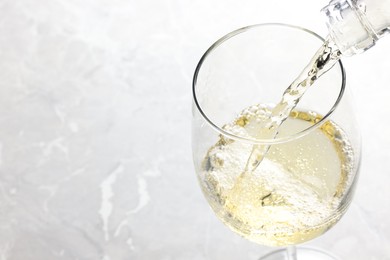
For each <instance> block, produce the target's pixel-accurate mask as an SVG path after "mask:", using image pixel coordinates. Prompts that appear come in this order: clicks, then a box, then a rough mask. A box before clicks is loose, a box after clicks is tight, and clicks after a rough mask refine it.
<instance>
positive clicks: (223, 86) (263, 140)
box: [192, 24, 360, 260]
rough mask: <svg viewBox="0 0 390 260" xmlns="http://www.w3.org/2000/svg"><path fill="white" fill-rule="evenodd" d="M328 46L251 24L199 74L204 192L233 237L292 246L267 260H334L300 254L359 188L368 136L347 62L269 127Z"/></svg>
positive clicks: (209, 56) (195, 139)
mask: <svg viewBox="0 0 390 260" xmlns="http://www.w3.org/2000/svg"><path fill="white" fill-rule="evenodd" d="M323 42H324V40H323V39H322V38H321V37H320V36H318V35H316V34H315V33H313V32H311V31H309V30H306V29H303V28H300V27H295V26H291V25H283V24H262V25H255V26H249V27H245V28H242V29H239V30H236V31H234V32H232V33H230V34H228V35H226V36H225V37H223V38H221V39H220V40H218V41H217V42H216V43H215V44H213V45H212V46H211V47H210V48H209V49H208V50H207V52H206V53H205V54H204V56H203V57H202V58H201V60H200V62H199V64H198V66H197V69H196V71H195V75H194V81H193V117H192V146H193V157H194V164H195V170H196V173H197V176H198V179H199V183H200V186H201V188H202V191H203V193H204V195H205V197H206V199H207V201H208V203H209V204H210V206H211V208H212V209H213V210H214V212H215V214H216V215H217V216H218V218H219V219H220V220H221V221H222V222H223V223H224V224H225V225H226V226H228V227H229V228H230V229H232V230H233V231H234V232H236V233H238V234H240V235H241V236H243V237H245V238H247V239H248V240H251V241H253V242H256V243H259V244H263V245H269V246H283V247H287V250H277V251H275V252H273V253H271V254H268V255H266V256H264V257H263V258H261V259H268V260H271V259H274V260H276V259H298V260H299V259H300V257H302V258H303V259H306V257H310V259H312V260H315V259H324V260H325V259H335V258H334V257H333V256H331V255H330V254H327V253H324V252H322V251H318V250H314V249H308V248H306V249H305V248H298V251H296V248H295V247H294V246H295V245H297V244H300V243H303V242H305V241H308V240H311V239H313V238H315V237H318V236H320V235H322V234H323V233H324V232H326V231H327V230H329V229H330V228H331V227H332V226H333V225H334V224H336V223H337V221H338V220H339V219H340V218H341V217H342V215H343V214H344V213H345V211H346V209H347V207H348V205H349V204H350V202H351V199H352V195H353V191H354V187H355V184H356V179H357V175H358V168H359V162H360V135H359V131H358V127H357V126H356V121H355V118H354V111H353V107H352V105H351V97H350V96H349V93H348V91H346V90H345V87H346V78H345V71H344V68H343V66H342V63H341V62H340V61H335V63H336V64H335V66H333V67H331V69H329V71H327V72H326V73H324V74H323V75H322V76H321V77H313V81H312V83H313V86H311V87H310V88H308V89H306V90H305V95H304V97H302V99H301V100H300V101H299V102H298V103H297V104H294V106H292V107H291V108H293V109H292V110H288V114H287V116H286V118H285V119H283V120H282V121H283V122H280V124H279V125H277V126H275V125H272V124H271V125H269V119H270V118H271V117H272V116H273V114H274V113H275V110H276V109H279V108H278V106H279V105H280V98H281V96H282V94H283V93H285V91H286V88H287V87H288V86H289V85H290V84H291V82H293V81H294V79H296V77H297V75H300V74H301V70H302V68H305V67H306V66H307V64H308V62H309V61H310V60H312V56H313V54H314V53H316V51H317V50H318V48H319V47H320V46H321V45H323ZM310 73H312V72H310ZM310 75H311V74H310ZM305 84H306V83H305ZM291 93H293V94H294V93H295V92H293V91H291ZM295 105H296V106H295ZM278 111H279V110H278ZM264 122H266V123H264ZM254 151H255V152H254ZM256 152H257V153H258V154H260V156H257V157H253V154H254V153H255V154H256ZM259 158H260V159H259ZM253 161H254V162H253ZM248 169H250V170H248Z"/></svg>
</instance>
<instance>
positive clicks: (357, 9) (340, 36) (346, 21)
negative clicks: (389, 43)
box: [321, 0, 390, 56]
mask: <svg viewBox="0 0 390 260" xmlns="http://www.w3.org/2000/svg"><path fill="white" fill-rule="evenodd" d="M388 4H390V0H365V1H361V0H332V1H331V2H330V3H329V4H328V5H327V6H326V7H324V8H323V9H322V10H321V12H322V13H323V14H325V16H326V24H327V26H328V30H329V34H330V37H331V38H332V40H333V41H334V42H335V44H336V45H337V46H338V47H339V49H340V51H341V53H342V54H343V55H344V56H352V55H355V54H358V53H361V52H364V51H366V50H367V49H369V48H371V47H372V46H374V45H375V42H376V41H377V40H378V39H379V38H380V37H381V36H382V35H383V34H384V32H388V24H387V22H386V21H387V19H389V20H390V13H389V14H387V13H386V12H387V11H382V10H387V9H388V8H390V5H389V6H388V7H387V8H385V6H383V5H388ZM383 8H385V9H383ZM378 21H380V23H379V22H378Z"/></svg>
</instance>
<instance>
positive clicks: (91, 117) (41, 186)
mask: <svg viewBox="0 0 390 260" xmlns="http://www.w3.org/2000/svg"><path fill="white" fill-rule="evenodd" d="M326 4H328V1H327V0H321V1H309V0H296V1H289V0H279V1H265V0H256V1H255V0H245V1H234V0H213V1H209V0H197V1H189V0H159V1H155V0H142V1H141V0H50V1H48V0H46V1H45V0H0V259H1V260H26V259H39V260H41V259H80V260H82V259H101V260H122V259H131V260H151V259H159V260H183V259H185V260H206V259H207V260H219V259H221V260H222V259H223V260H233V259H248V260H255V259H258V258H259V256H261V255H263V254H265V253H267V252H269V251H270V250H272V249H271V248H267V247H263V246H260V245H256V244H253V243H251V242H248V241H246V240H244V239H242V238H241V237H239V236H238V235H236V234H234V233H233V232H231V231H230V230H228V229H227V228H226V227H225V226H223V225H222V224H221V223H220V222H219V221H218V220H217V218H216V217H215V216H214V214H213V213H212V211H211V209H210V208H209V206H208V204H207V203H206V201H205V199H204V198H203V196H202V194H201V192H200V188H199V186H198V184H197V180H196V177H195V173H194V170H193V165H192V157H191V140H190V123H191V99H192V97H191V81H192V76H193V72H194V70H195V67H196V64H197V62H198V60H199V59H200V57H201V55H202V54H203V53H204V52H205V51H206V49H207V48H208V47H209V46H210V45H211V44H212V43H213V42H215V41H216V40H217V39H218V38H220V37H222V36H223V35H225V34H226V33H228V32H230V31H232V30H235V29H237V28H240V27H243V26H247V25H251V24H257V23H268V22H281V23H289V24H293V25H298V26H303V27H306V28H308V29H310V30H313V31H315V32H317V33H318V34H320V35H322V36H323V37H325V36H326V34H327V29H326V26H325V19H324V17H323V16H322V15H321V14H320V9H321V8H322V7H323V6H325V5H326ZM343 62H344V65H345V67H346V72H347V88H348V89H349V90H350V91H352V92H353V94H354V97H355V100H356V107H357V109H356V112H357V117H358V119H359V121H360V126H361V130H362V139H363V161H362V165H361V176H360V183H359V185H358V189H357V192H356V196H355V199H354V202H353V204H352V205H351V207H350V209H349V211H348V212H347V214H346V215H345V217H344V218H343V219H342V220H341V221H340V223H339V224H338V225H336V226H335V227H334V228H333V229H332V230H330V231H329V232H328V233H326V234H325V235H323V236H322V237H320V238H318V239H316V240H313V241H311V242H308V243H307V246H312V247H318V248H322V249H325V250H329V251H331V252H333V253H334V254H336V255H338V256H340V258H342V259H355V260H360V259H361V260H367V259H370V260H385V259H390V247H389V245H390V221H389V219H390V203H389V198H390V189H389V188H388V183H389V182H390V170H389V167H388V165H387V162H389V161H390V153H389V151H388V150H389V147H390V135H389V133H390V124H389V122H388V120H389V119H388V114H389V113H390V108H389V106H388V103H389V102H388V101H389V100H390V88H389V82H390V73H389V68H390V36H388V38H386V37H385V38H383V39H381V40H380V41H379V42H378V44H377V46H375V47H374V48H372V49H371V50H369V51H367V52H366V53H364V54H361V55H357V56H354V57H351V58H345V59H344V60H343Z"/></svg>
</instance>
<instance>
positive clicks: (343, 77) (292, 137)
mask: <svg viewBox="0 0 390 260" xmlns="http://www.w3.org/2000/svg"><path fill="white" fill-rule="evenodd" d="M263 26H280V27H285V28H291V29H298V30H301V31H304V32H307V33H308V34H311V35H312V36H314V37H316V38H318V39H319V40H320V41H322V42H324V41H325V39H324V38H323V37H321V36H320V35H318V34H317V33H315V32H313V31H311V30H309V29H306V28H303V27H300V26H296V25H291V24H285V23H261V24H254V25H249V26H245V27H242V28H239V29H236V30H234V31H232V32H230V33H228V34H226V35H225V36H223V37H221V38H220V39H218V40H217V41H216V42H214V43H213V44H212V45H211V46H210V47H209V48H208V49H207V51H206V52H205V53H204V54H203V55H202V57H201V58H200V60H199V62H198V64H197V66H196V69H195V72H194V77H193V80H192V97H193V101H194V102H195V105H196V108H197V109H198V111H199V113H200V114H201V116H202V117H203V119H204V120H205V121H206V122H207V123H208V124H209V125H210V126H211V127H212V128H213V129H214V130H216V131H217V132H219V133H220V134H222V135H224V136H226V137H227V138H230V139H234V140H237V141H242V142H247V143H252V144H278V143H285V142H288V141H292V140H295V139H298V138H300V137H302V136H305V135H307V134H309V133H310V132H312V131H314V130H315V129H317V128H319V127H320V126H321V125H323V123H325V122H326V120H327V119H328V118H329V117H330V116H331V115H332V114H333V112H334V111H335V110H336V108H337V106H338V104H339V103H340V101H341V99H342V97H343V95H344V91H345V87H346V74H345V70H344V66H343V64H342V62H341V60H339V61H338V62H337V64H338V65H339V68H340V70H341V88H340V92H339V95H338V97H337V99H336V101H335V103H334V104H333V106H332V107H331V108H330V110H329V111H328V112H327V113H326V114H325V115H324V116H323V117H322V118H321V119H320V120H319V121H318V122H316V123H314V124H313V125H311V126H309V127H307V128H305V129H303V130H301V131H299V132H297V133H294V134H292V135H288V136H283V137H275V138H268V139H259V138H248V137H242V136H238V135H235V134H233V133H231V132H228V131H226V130H224V129H222V128H221V127H219V126H218V125H216V124H215V123H214V122H213V121H212V120H210V118H208V116H207V115H206V113H205V112H204V111H203V109H202V107H201V105H200V104H199V102H198V99H197V95H196V85H197V79H198V74H199V71H200V69H201V67H202V65H203V63H204V61H205V60H206V58H207V57H208V56H209V55H210V54H211V53H212V52H213V50H215V49H216V48H217V47H218V46H219V45H221V44H222V43H224V42H225V41H227V40H229V39H230V38H232V37H234V36H236V35H239V34H241V33H244V32H246V31H248V30H251V29H254V28H257V27H263ZM250 105H251V104H248V106H250Z"/></svg>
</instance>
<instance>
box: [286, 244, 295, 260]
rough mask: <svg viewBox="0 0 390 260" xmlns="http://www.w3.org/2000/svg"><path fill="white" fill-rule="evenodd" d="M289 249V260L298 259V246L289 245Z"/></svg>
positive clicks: (287, 249)
mask: <svg viewBox="0 0 390 260" xmlns="http://www.w3.org/2000/svg"><path fill="white" fill-rule="evenodd" d="M286 251H287V260H297V248H296V247H295V246H288V247H287V248H286Z"/></svg>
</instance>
